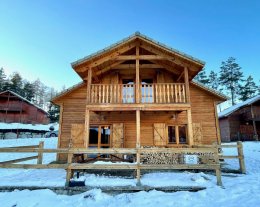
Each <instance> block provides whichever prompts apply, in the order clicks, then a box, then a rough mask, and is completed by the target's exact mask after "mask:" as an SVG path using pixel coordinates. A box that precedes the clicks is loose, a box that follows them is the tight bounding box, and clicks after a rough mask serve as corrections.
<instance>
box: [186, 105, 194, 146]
mask: <svg viewBox="0 0 260 207" xmlns="http://www.w3.org/2000/svg"><path fill="white" fill-rule="evenodd" d="M187 119H188V124H187V127H188V143H189V145H190V146H192V145H193V129H192V117H191V109H188V110H187Z"/></svg>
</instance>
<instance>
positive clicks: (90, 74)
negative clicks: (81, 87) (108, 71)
mask: <svg viewBox="0 0 260 207" xmlns="http://www.w3.org/2000/svg"><path fill="white" fill-rule="evenodd" d="M91 82H92V68H89V69H88V80H87V103H90V102H91Z"/></svg>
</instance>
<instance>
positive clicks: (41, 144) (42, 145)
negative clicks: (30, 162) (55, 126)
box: [37, 141, 44, 164]
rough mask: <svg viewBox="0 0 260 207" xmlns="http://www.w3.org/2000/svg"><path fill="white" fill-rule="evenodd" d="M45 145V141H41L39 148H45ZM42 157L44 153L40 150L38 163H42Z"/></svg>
mask: <svg viewBox="0 0 260 207" xmlns="http://www.w3.org/2000/svg"><path fill="white" fill-rule="evenodd" d="M43 147H44V142H43V141H41V142H40V143H39V149H43ZM42 158H43V153H42V152H38V159H37V164H42Z"/></svg>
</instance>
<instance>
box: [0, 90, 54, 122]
mask: <svg viewBox="0 0 260 207" xmlns="http://www.w3.org/2000/svg"><path fill="white" fill-rule="evenodd" d="M0 122H4V123H23V124H48V123H49V122H50V121H49V118H48V113H47V112H46V111H44V110H43V109H41V108H40V107H38V106H36V105H34V104H33V103H31V102H30V101H28V100H26V99H25V98H23V97H21V96H20V95H18V94H16V93H15V92H12V91H3V92H0Z"/></svg>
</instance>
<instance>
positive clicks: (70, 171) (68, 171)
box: [65, 153, 73, 186]
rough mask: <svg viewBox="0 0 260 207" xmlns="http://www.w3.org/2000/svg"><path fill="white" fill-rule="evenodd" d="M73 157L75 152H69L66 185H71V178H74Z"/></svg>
mask: <svg viewBox="0 0 260 207" xmlns="http://www.w3.org/2000/svg"><path fill="white" fill-rule="evenodd" d="M72 158H73V154H72V153H69V154H68V160H67V163H68V165H69V166H68V168H67V174H66V184H65V185H66V186H69V182H70V179H71V178H72V176H73V174H72V170H71V167H70V165H71V163H72Z"/></svg>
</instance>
